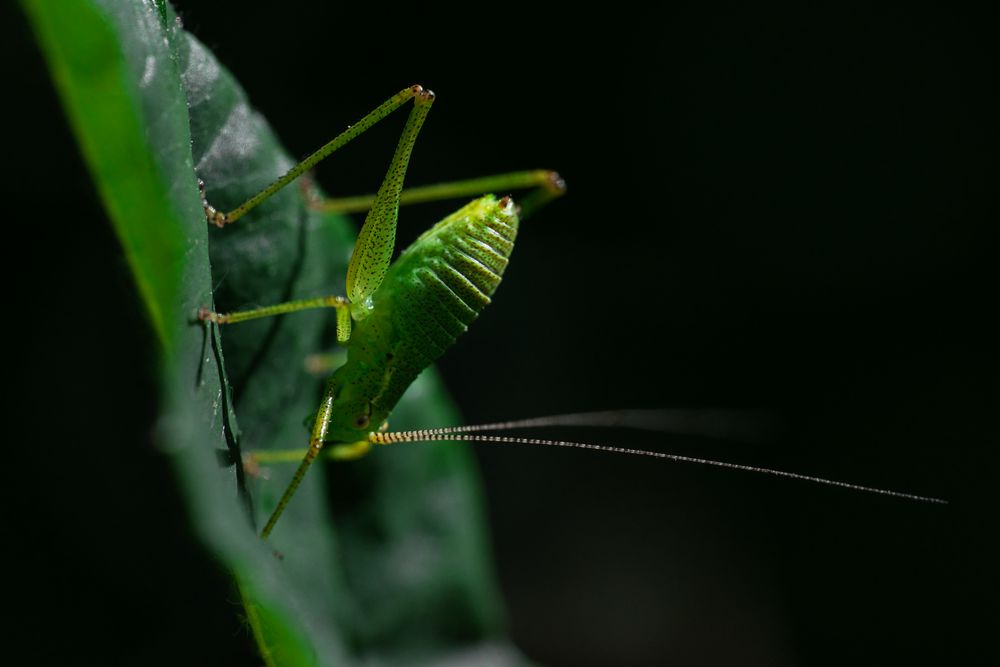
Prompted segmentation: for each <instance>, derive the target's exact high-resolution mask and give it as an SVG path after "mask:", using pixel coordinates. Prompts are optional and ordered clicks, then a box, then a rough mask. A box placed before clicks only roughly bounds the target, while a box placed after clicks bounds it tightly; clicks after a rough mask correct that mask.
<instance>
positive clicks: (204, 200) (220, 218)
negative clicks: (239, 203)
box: [198, 178, 229, 227]
mask: <svg viewBox="0 0 1000 667" xmlns="http://www.w3.org/2000/svg"><path fill="white" fill-rule="evenodd" d="M198 192H200V193H201V205H202V207H203V208H204V209H205V217H206V218H208V221H209V222H210V223H212V224H213V225H215V226H216V227H225V226H226V225H228V224H229V216H228V215H226V214H225V213H223V212H222V211H220V210H218V209H217V208H215V207H214V206H212V205H211V204H209V203H208V197H206V196H205V181H203V180H201V179H200V178H199V179H198Z"/></svg>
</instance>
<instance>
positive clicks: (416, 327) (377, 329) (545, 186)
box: [200, 86, 562, 537]
mask: <svg viewBox="0 0 1000 667" xmlns="http://www.w3.org/2000/svg"><path fill="white" fill-rule="evenodd" d="M411 99H412V100H413V101H414V108H413V110H412V111H411V113H410V116H409V118H408V120H407V123H406V126H405V127H404V130H403V134H402V136H401V138H400V141H399V145H398V146H397V149H396V153H395V155H394V156H393V159H392V162H391V164H390V166H389V171H388V173H387V174H386V177H385V180H384V181H383V183H382V186H381V187H380V189H379V191H378V193H377V194H376V195H375V196H374V197H372V198H371V209H370V210H369V213H368V216H367V217H366V219H365V224H364V226H363V227H362V230H361V232H360V234H359V237H358V241H357V243H356V245H355V249H354V253H353V255H352V257H351V262H350V265H349V266H348V270H347V292H348V297H347V298H345V297H342V296H328V297H321V298H318V299H307V300H302V301H293V302H288V303H283V304H278V305H275V306H268V307H264V308H258V309H255V310H250V311H243V312H236V313H229V314H218V313H214V312H211V311H209V310H207V309H202V311H201V312H200V317H201V318H202V319H204V320H208V321H212V322H215V323H218V324H227V323H234V322H240V321H244V320H248V319H254V318H258V317H267V316H271V315H278V314H282V313H289V312H294V311H297V310H303V309H306V308H317V307H331V308H335V309H336V310H337V338H338V340H339V341H340V342H342V343H344V344H346V346H347V349H348V358H347V362H346V363H345V364H344V365H343V366H341V367H340V368H339V369H337V371H336V372H335V373H334V374H333V375H332V376H331V377H330V379H329V381H328V382H327V384H326V388H325V390H324V393H323V398H322V400H321V403H320V408H319V410H318V412H317V415H316V419H315V422H314V424H313V429H312V436H311V438H310V444H309V448H308V450H306V452H305V453H304V455H303V458H302V463H301V465H300V466H299V469H298V471H297V472H296V473H295V476H294V477H293V478H292V481H291V483H290V484H289V486H288V489H287V490H286V491H285V493H284V495H283V496H282V498H281V500H280V501H279V502H278V505H277V507H276V508H275V510H274V512H273V513H272V515H271V517H270V519H269V520H268V522H267V524H266V525H265V527H264V530H263V532H262V535H263V536H264V537H267V536H268V535H269V534H270V532H271V530H272V529H273V528H274V525H275V523H276V522H277V520H278V518H279V517H280V515H281V513H282V512H283V510H284V508H285V506H287V504H288V502H289V500H290V499H291V497H292V495H293V494H294V493H295V490H296V488H297V487H298V485H299V483H300V482H301V480H302V478H303V476H304V475H305V472H306V470H307V469H308V467H309V466H310V465H311V463H312V461H313V460H314V459H315V458H316V456H317V455H318V454H319V452H320V451H321V450H322V449H323V448H324V447H328V452H329V454H330V455H332V456H333V457H334V458H341V459H345V458H354V457H357V456H361V455H363V454H364V453H365V452H367V451H368V449H369V448H370V447H371V443H372V442H373V439H372V438H371V435H372V431H373V430H374V429H375V428H377V427H379V426H381V425H382V424H384V423H385V420H386V418H387V417H388V416H389V413H390V412H391V411H392V409H393V407H395V405H396V403H397V402H398V401H399V399H400V398H401V397H402V395H403V392H404V391H405V390H406V389H407V387H409V385H410V384H411V383H412V382H413V381H414V380H415V379H416V377H417V375H419V374H420V372H421V371H422V370H423V369H424V368H426V367H427V366H428V365H429V364H431V363H432V362H433V361H434V360H435V359H437V358H438V357H439V356H440V355H441V354H443V353H444V351H445V350H446V349H447V348H448V347H449V346H450V345H451V344H452V343H453V342H454V341H455V338H456V337H457V336H458V335H459V334H461V333H462V332H464V331H465V330H466V328H467V327H468V326H469V324H470V323H471V322H472V320H474V319H475V318H476V316H477V315H478V314H479V312H480V311H481V310H482V309H483V308H484V307H485V306H486V304H488V303H489V302H490V297H491V296H492V295H493V293H494V291H495V290H496V288H497V286H498V285H499V284H500V280H501V277H502V276H503V272H504V269H505V268H506V266H507V262H508V258H509V257H510V254H511V251H512V250H513V247H514V240H515V237H516V235H517V229H518V224H519V215H518V211H517V209H516V208H515V206H514V203H513V200H512V199H511V198H510V197H509V196H505V197H502V198H499V199H497V198H496V197H494V196H493V195H486V196H483V197H480V198H479V199H476V200H474V201H472V202H471V203H469V204H468V205H466V206H464V207H463V208H461V209H460V210H459V211H457V212H456V213H454V214H452V215H450V216H448V217H447V218H445V219H444V220H442V221H441V222H439V223H438V224H437V225H435V226H434V227H433V228H431V229H430V230H428V231H427V232H425V233H424V234H423V235H422V236H420V237H419V238H418V239H417V240H416V241H415V242H414V243H413V244H412V245H411V246H410V247H409V248H408V249H407V250H405V251H404V252H403V253H402V254H401V256H400V257H399V258H398V259H397V261H396V262H395V263H393V264H392V265H391V266H390V259H391V256H392V251H393V247H394V244H395V229H396V218H397V215H398V209H399V204H400V200H401V199H402V198H405V197H404V193H403V190H402V187H403V177H404V175H405V172H406V167H407V164H408V162H409V158H410V152H411V151H412V148H413V144H414V141H415V138H416V134H417V132H418V131H419V129H420V126H421V125H422V123H423V120H424V118H425V117H426V115H427V110H428V109H429V108H430V104H431V102H432V101H433V99H434V98H433V94H432V93H430V92H429V91H426V90H424V89H423V88H422V87H420V86H412V87H411V88H407V89H405V90H403V91H401V92H400V93H398V94H397V95H395V96H393V97H392V98H390V99H389V100H388V101H386V102H385V103H384V104H382V105H381V106H379V107H378V108H377V109H375V110H374V111H373V112H371V113H370V114H368V115H367V116H365V118H363V119H362V120H361V121H360V122H359V123H357V124H355V125H354V126H352V127H350V128H348V130H346V131H345V132H344V133H342V134H341V135H340V136H338V137H337V138H335V139H334V140H333V141H331V142H330V143H329V144H327V145H326V146H324V147H323V148H321V149H320V150H319V151H317V152H316V153H314V154H313V155H312V156H310V157H309V158H306V160H304V161H303V162H302V163H300V164H299V165H297V166H296V167H293V168H292V169H291V170H290V171H289V172H288V173H287V174H285V176H283V177H282V178H280V179H278V181H276V182H275V183H274V184H272V185H271V186H269V187H268V188H265V189H264V190H263V191H262V192H261V193H260V194H258V195H256V196H254V197H252V198H251V199H250V200H248V201H247V202H246V203H244V204H243V205H241V206H239V207H237V208H236V209H234V210H233V211H232V212H229V213H222V212H220V211H218V210H216V209H215V208H214V207H212V206H211V205H210V204H208V202H207V201H206V202H205V211H206V214H207V216H208V219H209V221H211V222H213V223H215V224H217V225H219V226H223V225H226V224H229V223H231V222H233V221H235V220H237V219H238V218H239V217H241V216H242V215H244V214H245V213H246V212H247V211H249V210H250V209H252V208H253V207H254V206H256V205H257V204H259V203H260V202H262V201H264V200H265V199H266V198H267V197H269V196H270V195H271V194H273V193H274V192H277V191H278V190H279V189H280V188H282V187H284V186H285V185H287V184H288V183H290V182H291V181H292V180H294V179H295V178H297V177H298V176H300V175H301V174H303V173H304V172H305V171H306V170H308V169H309V168H310V167H311V166H312V165H314V164H315V163H316V162H318V161H319V160H321V159H323V158H324V157H326V156H327V155H329V154H330V153H332V152H333V151H334V150H336V149H337V148H339V147H341V146H343V145H344V144H346V143H347V142H348V141H350V140H351V139H353V138H354V137H355V136H357V135H358V134H360V133H361V132H363V131H364V130H365V129H367V128H368V127H371V126H372V125H373V124H374V123H376V122H378V121H379V120H381V119H382V118H384V117H385V116H387V115H388V114H389V113H391V112H392V111H393V110H395V109H396V108H398V107H399V106H401V105H402V104H404V103H405V102H407V101H409V100H411ZM489 185H492V186H494V187H496V188H497V189H500V188H507V187H524V186H526V185H529V186H530V185H535V186H537V187H539V188H540V189H541V194H540V195H536V197H535V199H534V201H535V202H536V203H538V202H542V201H544V200H545V199H547V198H551V197H553V196H557V195H558V194H559V193H560V192H561V191H562V182H561V181H560V180H559V178H558V176H556V175H555V174H553V173H552V172H545V171H535V172H519V173H515V174H507V175H505V176H500V177H494V178H492V179H478V180H474V181H465V182H460V183H452V184H446V185H444V186H436V192H435V198H442V197H452V196H457V195H461V194H467V193H469V192H471V191H479V192H481V191H482V189H483V186H489ZM425 190H426V189H425ZM416 195H417V197H418V198H419V196H420V195H421V193H420V191H417V192H416ZM410 196H411V197H413V196H414V195H413V191H411V193H410ZM425 198H426V195H425ZM351 201H352V202H353V200H351ZM530 201H532V200H531V199H529V202H530ZM327 206H328V207H329V205H327ZM332 206H333V207H336V206H337V204H336V202H333V204H332Z"/></svg>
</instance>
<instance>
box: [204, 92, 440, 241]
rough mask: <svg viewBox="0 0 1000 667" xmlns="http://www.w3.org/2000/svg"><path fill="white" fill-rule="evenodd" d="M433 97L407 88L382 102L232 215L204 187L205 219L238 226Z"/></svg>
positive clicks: (247, 201)
mask: <svg viewBox="0 0 1000 667" xmlns="http://www.w3.org/2000/svg"><path fill="white" fill-rule="evenodd" d="M427 97H431V98H433V93H431V92H430V91H428V90H424V89H423V88H422V87H421V86H410V87H409V88H405V89H403V90H401V91H399V92H398V93H396V94H395V95H393V96H392V97H390V98H389V99H388V100H386V101H385V102H383V103H382V104H381V105H379V106H378V108H376V109H375V110H374V111H372V112H371V113H369V114H368V115H367V116H365V117H364V118H362V119H361V120H359V121H358V122H357V123H355V124H354V125H351V126H349V127H348V128H347V129H346V130H344V131H343V132H341V133H340V134H338V135H337V136H336V137H334V139H333V140H332V141H330V142H328V143H327V144H325V145H324V146H323V147H322V148H320V149H319V150H318V151H316V152H315V153H313V154H312V155H310V156H309V157H307V158H306V159H305V160H303V161H302V162H300V163H298V164H297V165H295V166H294V167H292V168H291V169H289V170H288V172H287V173H286V174H285V175H284V176H282V177H281V178H279V179H278V180H276V181H275V182H274V183H272V184H271V185H269V186H267V187H266V188H264V189H263V190H261V191H260V192H258V193H257V194H255V195H254V196H253V197H251V198H250V199H248V200H246V201H245V202H244V203H242V204H240V205H239V206H237V207H236V208H234V209H233V210H232V211H229V212H227V213H224V212H222V211H219V210H218V209H216V208H215V207H214V206H212V205H211V204H209V203H208V201H207V200H206V199H205V188H204V184H201V186H202V203H203V204H204V206H205V215H206V217H208V221H209V222H211V223H212V224H214V225H216V226H218V227H224V226H225V225H228V224H229V223H231V222H235V221H237V220H239V219H240V218H242V217H243V216H244V215H246V214H247V213H249V212H250V211H251V210H252V209H254V208H255V207H256V206H257V205H258V204H260V203H261V202H263V201H265V200H267V199H268V198H269V197H270V196H271V195H273V194H274V193H276V192H277V191H278V190H280V189H281V188H283V187H285V186H286V185H288V184H289V183H291V182H292V181H294V180H295V179H296V178H298V177H299V176H301V175H302V174H304V173H305V172H307V171H309V170H310V169H312V168H313V167H314V166H316V165H317V164H318V163H319V162H320V161H322V160H323V159H324V158H326V157H327V156H328V155H330V154H331V153H333V152H334V151H336V150H338V149H340V148H343V147H344V146H346V145H347V144H348V143H350V142H351V141H352V140H354V139H355V138H356V137H357V136H358V135H360V134H362V133H364V132H365V131H366V130H367V129H369V128H370V127H372V126H373V125H375V124H376V123H378V122H379V121H380V120H382V119H383V118H385V117H386V116H388V115H389V114H391V113H392V112H393V111H395V110H396V109H398V108H399V107H401V106H403V105H404V104H406V103H407V102H409V101H410V100H411V99H414V98H416V100H417V101H418V102H419V101H420V100H422V99H424V98H427Z"/></svg>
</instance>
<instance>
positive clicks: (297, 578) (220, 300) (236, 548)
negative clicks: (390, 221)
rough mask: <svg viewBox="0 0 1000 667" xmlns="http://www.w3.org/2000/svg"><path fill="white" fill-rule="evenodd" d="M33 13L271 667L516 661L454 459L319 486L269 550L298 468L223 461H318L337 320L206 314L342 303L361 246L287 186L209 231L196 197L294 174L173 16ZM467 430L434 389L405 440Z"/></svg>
mask: <svg viewBox="0 0 1000 667" xmlns="http://www.w3.org/2000/svg"><path fill="white" fill-rule="evenodd" d="M24 7H25V9H26V11H27V13H28V15H29V17H30V19H31V20H32V23H33V25H34V28H35V31H36V33H37V36H38V39H39V42H40V43H41V45H42V48H43V50H44V52H45V54H46V56H47V59H48V62H49V66H50V69H51V71H52V74H53V78H54V79H55V81H56V83H57V87H58V88H59V91H60V94H61V96H62V99H63V102H64V106H65V107H66V110H67V115H68V117H69V118H70V122H71V123H72V125H73V127H74V130H75V132H76V135H77V137H78V140H79V142H80V145H81V147H82V151H83V153H84V156H85V158H86V161H87V163H88V165H89V167H90V169H91V171H92V173H93V175H94V180H95V183H96V185H97V188H98V190H99V191H100V194H101V197H102V199H103V201H104V203H105V206H106V208H107V210H108V214H109V217H110V219H111V221H112V224H113V225H114V227H115V230H116V232H117V234H118V236H119V238H120V239H121V242H122V247H123V249H124V252H125V254H126V256H127V258H128V261H129V264H130V266H131V269H132V272H133V275H134V276H135V280H136V283H137V285H138V288H139V292H140V294H141V295H142V299H143V302H144V304H145V306H146V309H147V311H148V314H149V319H150V322H151V329H152V331H153V332H154V333H153V335H154V336H155V337H156V339H157V340H158V342H159V346H160V348H161V350H162V357H161V374H162V383H161V392H162V394H161V405H162V409H161V413H160V417H159V420H158V422H157V424H156V433H157V438H158V442H159V443H160V445H161V447H162V448H163V449H164V451H166V452H168V453H169V458H170V460H171V461H172V464H173V466H174V468H175V470H176V472H177V478H178V480H179V482H180V484H181V485H182V486H183V488H184V492H185V494H186V496H187V498H188V501H189V508H190V515H191V520H192V524H193V528H194V530H196V531H197V533H198V534H199V536H200V537H201V538H202V539H203V541H204V542H205V543H206V544H207V545H208V547H209V548H210V549H211V550H212V551H213V552H214V553H215V554H217V556H218V557H219V559H220V560H221V561H222V562H223V563H225V565H226V566H227V567H228V568H229V570H230V571H231V572H232V573H233V575H234V577H235V579H236V581H237V584H238V586H239V589H240V592H241V595H242V597H243V601H244V606H245V609H246V616H247V620H248V623H249V625H250V627H251V629H252V631H253V632H254V635H255V637H256V639H257V641H258V645H259V646H260V649H261V654H262V656H263V658H264V660H265V662H267V663H268V664H275V665H300V664H301V665H312V664H350V663H352V662H360V661H363V660H366V661H376V662H384V663H389V664H419V663H433V664H441V663H442V662H444V661H448V660H452V661H454V662H455V663H456V664H459V663H466V662H469V661H474V660H478V661H480V662H488V663H489V664H518V663H520V662H521V658H520V656H519V655H518V654H517V652H516V650H515V649H513V648H512V647H510V645H509V644H508V643H507V642H506V640H505V639H504V638H503V620H502V610H501V606H500V602H499V598H498V595H497V591H496V586H495V583H494V581H493V576H492V572H491V564H490V559H489V555H488V548H487V541H486V535H485V529H484V527H483V517H482V511H481V498H480V491H479V488H478V482H477V477H476V473H475V470H474V467H473V464H472V463H471V459H470V458H469V454H468V452H467V451H466V450H464V449H462V448H458V447H454V446H448V445H439V446H433V445H429V446H414V447H412V448H405V447H403V448H399V449H397V450H393V449H386V450H384V451H376V452H374V453H373V454H372V455H370V456H368V457H366V458H365V459H363V460H361V461H358V462H356V463H350V464H336V465H333V464H331V465H329V466H328V467H327V469H326V470H324V469H323V467H324V466H322V465H316V466H313V468H312V469H311V470H310V473H309V475H308V476H307V478H306V480H305V482H304V483H303V485H302V487H301V488H300V490H299V492H298V494H297V495H296V497H295V498H294V500H293V502H292V504H291V505H290V506H289V508H288V510H287V511H286V513H285V515H284V516H283V517H282V520H281V521H280V522H279V524H278V526H277V528H276V529H275V532H274V534H273V536H272V539H271V541H270V542H268V543H265V542H262V541H261V540H260V539H259V538H258V537H257V528H256V527H255V525H254V522H255V519H254V517H260V516H263V515H264V514H266V513H267V512H269V511H270V509H271V508H272V507H273V505H274V503H275V501H276V499H277V497H278V496H279V495H280V493H281V491H282V490H283V489H284V487H285V484H286V482H287V481H288V479H289V478H290V476H291V474H292V472H293V470H292V467H288V468H287V469H286V468H281V467H275V468H273V469H271V470H270V471H269V472H270V479H256V480H245V479H243V477H244V476H243V475H242V474H238V472H239V471H238V469H237V467H236V466H232V465H230V466H225V465H220V462H219V456H218V454H219V452H220V451H226V452H228V454H229V458H230V459H232V460H238V459H239V456H240V454H241V452H242V451H246V450H252V449H258V448H262V449H277V448H293V447H294V448H299V447H302V446H303V445H304V444H305V443H306V441H307V439H308V434H307V433H306V431H305V430H304V429H303V427H302V419H303V417H304V416H305V415H308V414H310V413H312V412H313V411H314V410H315V408H316V401H317V398H318V394H319V389H320V385H321V379H320V378H316V377H313V376H311V375H310V374H309V373H307V372H306V368H305V360H306V358H307V357H308V356H309V355H311V354H314V353H316V352H321V351H324V350H325V349H326V347H327V346H329V345H330V343H331V341H332V337H331V327H330V320H329V317H328V315H329V314H327V313H321V312H310V313H301V314H295V315H292V316H286V317H283V318H277V319H273V320H270V321H257V322H251V323H247V324H243V325H239V326H235V327H231V328H228V329H226V330H224V331H222V332H220V331H218V330H217V329H211V330H210V329H207V328H206V327H205V326H204V325H202V324H201V323H200V322H198V321H197V320H196V318H195V313H196V312H197V309H198V308H199V307H200V306H204V305H209V304H211V303H212V302H213V297H214V300H215V303H216V305H217V307H218V308H220V309H223V310H226V309H232V308H237V307H244V306H247V305H252V304H265V303H274V302H278V301H281V300H286V299H289V298H304V297H309V296H316V295H320V294H330V293H334V294H336V293H342V292H343V276H344V274H345V270H346V264H347V259H348V257H349V255H350V250H351V247H352V244H353V238H354V232H353V229H352V227H351V226H350V224H349V223H348V222H347V221H345V220H344V219H342V218H340V217H336V216H331V215H319V214H316V213H313V212H310V211H309V210H308V209H307V207H306V205H305V199H304V197H303V193H302V192H301V191H300V189H299V188H298V187H295V186H293V187H290V188H286V190H285V191H283V192H281V193H279V194H278V195H277V196H275V197H274V198H273V199H271V200H269V201H268V202H266V203H265V204H264V205H262V206H261V207H260V208H259V209H257V210H256V211H255V212H254V213H252V214H251V215H248V216H247V217H246V218H245V219H244V220H241V221H240V222H239V223H238V224H236V225H233V226H232V228H230V229H225V230H215V229H213V230H212V232H211V233H209V230H208V227H207V225H206V222H205V217H204V214H203V211H202V209H201V200H200V195H199V193H198V186H197V177H201V178H202V179H204V181H205V182H206V184H207V188H208V195H209V198H210V200H211V201H212V202H213V203H214V204H215V205H216V206H219V207H221V208H226V207H230V206H232V205H235V204H238V203H240V202H242V201H243V200H244V199H246V198H247V197H248V196H250V195H251V194H253V193H254V192H256V191H257V190H258V189H259V188H260V187H261V186H263V185H266V184H267V183H269V182H270V181H271V180H273V179H274V178H275V177H277V176H278V175H280V174H281V173H283V172H284V171H285V170H286V169H287V168H288V167H290V166H291V164H292V160H291V159H290V158H289V157H288V155H287V154H286V153H285V152H284V151H283V150H282V148H281V146H280V144H279V142H278V140H277V139H276V137H275V136H274V134H273V133H272V131H271V130H270V128H269V127H268V126H267V124H266V122H265V121H264V120H263V119H262V118H261V117H260V116H259V115H258V114H257V113H256V112H255V111H254V110H253V109H252V108H251V107H250V106H249V105H248V103H247V100H246V96H245V94H244V93H243V91H242V90H241V89H240V87H239V86H238V85H237V84H236V82H235V81H234V80H233V78H232V76H231V75H230V74H229V73H228V72H227V71H226V70H225V69H224V68H223V67H222V66H221V65H220V64H219V63H218V62H217V61H216V60H215V58H214V56H213V55H212V54H211V53H210V52H209V51H208V50H207V49H206V48H205V47H204V46H203V45H202V44H201V43H199V42H198V41H197V40H196V39H195V38H194V37H192V36H191V35H190V34H188V33H186V32H185V31H184V30H183V29H182V28H181V26H180V24H179V22H178V21H177V18H176V16H175V14H174V12H173V10H172V9H171V8H170V7H169V6H167V5H165V4H163V3H162V2H155V3H154V2H140V1H139V0H135V1H134V2H126V1H118V2H114V1H112V0H90V1H87V0H75V1H73V2H64V1H59V0H37V1H30V0H25V2H24ZM261 31H262V32H263V31H264V27H263V26H262V27H261ZM375 102H377V101H373V104H374V103H375ZM348 120H349V119H348ZM323 140H325V137H317V144H318V143H320V142H321V141H323ZM196 173H197V177H196ZM213 287H215V288H216V289H215V290H214V295H213ZM233 399H235V403H234V401H233ZM236 414H238V415H239V419H240V427H237V423H236ZM454 419H455V414H454V410H453V408H452V406H451V404H450V403H449V401H448V400H447V399H446V398H445V397H444V395H443V393H442V391H441V387H440V384H439V382H438V379H437V377H436V375H435V374H434V373H433V372H432V371H429V372H427V373H425V374H424V375H423V376H421V378H420V379H419V380H418V381H417V382H416V383H414V385H413V386H412V387H411V390H410V391H409V392H408V393H407V395H406V396H405V397H404V399H403V401H402V402H401V403H400V405H399V406H398V408H397V410H396V411H395V413H394V414H393V425H394V426H399V427H410V426H414V427H415V426H421V427H432V426H439V425H447V424H449V423H452V422H453V421H454ZM241 429H242V430H241ZM275 549H276V550H278V551H279V552H280V553H281V555H282V557H281V558H277V557H276V556H275V553H274V550H275Z"/></svg>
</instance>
